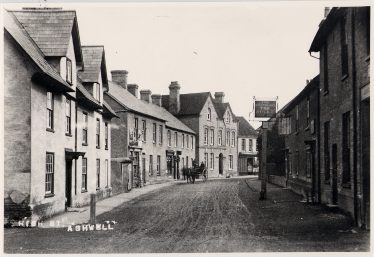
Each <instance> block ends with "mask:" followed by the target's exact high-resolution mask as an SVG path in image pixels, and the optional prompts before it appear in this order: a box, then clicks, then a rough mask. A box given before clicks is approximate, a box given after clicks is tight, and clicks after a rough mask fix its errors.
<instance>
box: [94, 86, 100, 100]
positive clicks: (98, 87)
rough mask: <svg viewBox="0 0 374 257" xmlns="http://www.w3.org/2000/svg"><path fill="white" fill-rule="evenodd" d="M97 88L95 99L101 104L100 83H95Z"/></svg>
mask: <svg viewBox="0 0 374 257" xmlns="http://www.w3.org/2000/svg"><path fill="white" fill-rule="evenodd" d="M95 86H96V90H95V98H96V100H98V101H99V102H100V94H101V92H100V84H99V83H95Z"/></svg>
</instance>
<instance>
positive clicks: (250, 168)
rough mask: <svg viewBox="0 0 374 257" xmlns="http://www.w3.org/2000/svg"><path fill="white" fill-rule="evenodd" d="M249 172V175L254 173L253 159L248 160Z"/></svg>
mask: <svg viewBox="0 0 374 257" xmlns="http://www.w3.org/2000/svg"><path fill="white" fill-rule="evenodd" d="M247 171H248V174H252V173H253V158H247Z"/></svg>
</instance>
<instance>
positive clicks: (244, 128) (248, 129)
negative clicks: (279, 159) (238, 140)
mask: <svg viewBox="0 0 374 257" xmlns="http://www.w3.org/2000/svg"><path fill="white" fill-rule="evenodd" d="M237 119H238V123H239V126H238V127H239V128H238V137H249V136H252V137H257V135H258V134H257V131H256V130H255V129H254V128H253V127H252V126H251V124H249V122H248V121H247V120H246V119H245V118H244V117H242V116H238V117H237Z"/></svg>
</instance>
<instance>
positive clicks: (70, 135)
mask: <svg viewBox="0 0 374 257" xmlns="http://www.w3.org/2000/svg"><path fill="white" fill-rule="evenodd" d="M65 136H67V137H72V136H73V135H72V134H71V133H65Z"/></svg>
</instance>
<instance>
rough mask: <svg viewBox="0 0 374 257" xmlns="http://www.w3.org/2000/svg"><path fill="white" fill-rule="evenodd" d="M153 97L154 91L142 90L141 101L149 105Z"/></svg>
mask: <svg viewBox="0 0 374 257" xmlns="http://www.w3.org/2000/svg"><path fill="white" fill-rule="evenodd" d="M151 95H152V91H151V90H149V89H143V90H140V99H141V100H143V101H145V102H147V103H150V102H151Z"/></svg>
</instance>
